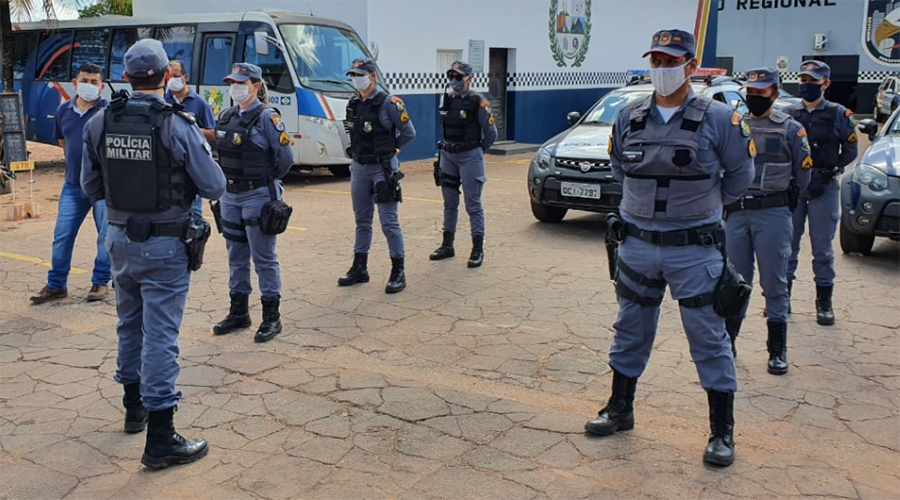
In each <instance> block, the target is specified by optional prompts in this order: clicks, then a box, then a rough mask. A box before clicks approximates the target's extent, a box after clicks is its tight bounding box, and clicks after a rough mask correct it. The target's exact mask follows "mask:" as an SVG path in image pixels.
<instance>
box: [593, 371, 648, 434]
mask: <svg viewBox="0 0 900 500" xmlns="http://www.w3.org/2000/svg"><path fill="white" fill-rule="evenodd" d="M635 390H637V379H636V378H630V377H626V376H625V375H622V374H621V373H619V372H617V371H615V370H613V381H612V396H610V397H609V402H608V403H607V404H606V407H605V408H603V409H602V410H600V413H599V414H597V418H595V419H593V420H589V421H588V423H586V424H584V430H586V431H587V432H589V433H591V434H594V435H596V436H610V435H612V434H615V433H616V432H618V431H628V430H631V429H634V392H635Z"/></svg>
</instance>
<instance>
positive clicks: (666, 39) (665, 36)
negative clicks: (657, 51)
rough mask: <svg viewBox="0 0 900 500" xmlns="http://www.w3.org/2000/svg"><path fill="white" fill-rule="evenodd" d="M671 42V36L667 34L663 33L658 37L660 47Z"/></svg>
mask: <svg viewBox="0 0 900 500" xmlns="http://www.w3.org/2000/svg"><path fill="white" fill-rule="evenodd" d="M671 42H672V35H671V34H670V33H669V32H665V33H663V34H661V35H659V44H660V45H662V46H666V45H669V44H670V43H671Z"/></svg>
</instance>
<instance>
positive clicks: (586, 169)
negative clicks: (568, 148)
mask: <svg viewBox="0 0 900 500" xmlns="http://www.w3.org/2000/svg"><path fill="white" fill-rule="evenodd" d="M579 166H580V167H581V171H582V172H585V173H587V172H590V171H591V162H589V161H583V162H581V164H580V165H579Z"/></svg>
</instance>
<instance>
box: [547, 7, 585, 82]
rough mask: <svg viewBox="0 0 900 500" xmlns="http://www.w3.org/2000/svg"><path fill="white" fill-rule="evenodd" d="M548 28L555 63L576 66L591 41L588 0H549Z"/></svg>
mask: <svg viewBox="0 0 900 500" xmlns="http://www.w3.org/2000/svg"><path fill="white" fill-rule="evenodd" d="M548 31H549V35H550V53H551V55H552V56H553V60H554V61H555V62H556V65H557V66H559V67H561V68H562V67H565V66H571V67H573V68H577V67H580V66H581V63H583V62H584V58H585V56H586V55H587V50H588V43H589V42H590V40H591V0H550V24H549V26H548Z"/></svg>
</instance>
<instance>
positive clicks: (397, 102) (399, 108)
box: [391, 96, 406, 111]
mask: <svg viewBox="0 0 900 500" xmlns="http://www.w3.org/2000/svg"><path fill="white" fill-rule="evenodd" d="M391 102H392V103H394V106H397V111H403V110H404V109H406V106H404V105H403V100H402V99H400V98H399V97H397V96H393V97H391Z"/></svg>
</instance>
